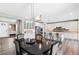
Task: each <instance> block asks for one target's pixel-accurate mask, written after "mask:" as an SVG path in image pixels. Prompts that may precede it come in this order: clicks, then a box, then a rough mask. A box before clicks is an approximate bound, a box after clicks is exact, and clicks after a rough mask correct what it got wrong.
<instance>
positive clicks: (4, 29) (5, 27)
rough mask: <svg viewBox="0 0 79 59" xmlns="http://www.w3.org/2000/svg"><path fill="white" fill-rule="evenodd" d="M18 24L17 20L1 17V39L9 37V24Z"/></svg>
mask: <svg viewBox="0 0 79 59" xmlns="http://www.w3.org/2000/svg"><path fill="white" fill-rule="evenodd" d="M11 23H16V20H14V19H10V18H5V17H0V37H9V33H10V31H9V24H11Z"/></svg>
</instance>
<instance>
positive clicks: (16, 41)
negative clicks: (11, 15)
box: [14, 39, 22, 55]
mask: <svg viewBox="0 0 79 59" xmlns="http://www.w3.org/2000/svg"><path fill="white" fill-rule="evenodd" d="M14 44H15V48H16V55H21V54H22V53H21V50H20V43H19V41H18V40H17V39H15V40H14Z"/></svg>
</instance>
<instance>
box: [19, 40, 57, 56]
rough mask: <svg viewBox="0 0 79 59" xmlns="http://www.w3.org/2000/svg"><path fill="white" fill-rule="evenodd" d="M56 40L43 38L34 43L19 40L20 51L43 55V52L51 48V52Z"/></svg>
mask: <svg viewBox="0 0 79 59" xmlns="http://www.w3.org/2000/svg"><path fill="white" fill-rule="evenodd" d="M57 43H58V42H57V41H49V40H44V41H43V42H42V43H37V42H35V43H34V44H31V45H30V44H27V43H26V42H21V46H20V49H21V51H25V52H26V53H28V54H29V55H43V54H44V53H46V52H48V51H50V50H51V54H52V48H53V46H54V45H55V44H57Z"/></svg>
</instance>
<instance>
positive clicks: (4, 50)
mask: <svg viewBox="0 0 79 59" xmlns="http://www.w3.org/2000/svg"><path fill="white" fill-rule="evenodd" d="M13 41H14V38H0V55H16V50H15V45H14V43H13Z"/></svg>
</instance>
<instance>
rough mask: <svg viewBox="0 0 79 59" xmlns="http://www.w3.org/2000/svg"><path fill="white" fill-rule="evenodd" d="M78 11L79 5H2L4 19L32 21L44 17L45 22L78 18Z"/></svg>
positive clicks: (0, 4)
mask: <svg viewBox="0 0 79 59" xmlns="http://www.w3.org/2000/svg"><path fill="white" fill-rule="evenodd" d="M33 8H34V9H33ZM78 10H79V4H78V3H37V4H33V3H0V16H2V17H9V18H15V19H20V18H23V19H24V18H26V19H30V18H31V17H32V16H34V17H36V16H39V15H42V20H43V21H45V22H51V21H52V22H55V21H62V20H69V19H74V18H78V17H79V12H78Z"/></svg>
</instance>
